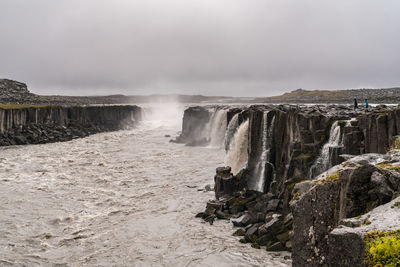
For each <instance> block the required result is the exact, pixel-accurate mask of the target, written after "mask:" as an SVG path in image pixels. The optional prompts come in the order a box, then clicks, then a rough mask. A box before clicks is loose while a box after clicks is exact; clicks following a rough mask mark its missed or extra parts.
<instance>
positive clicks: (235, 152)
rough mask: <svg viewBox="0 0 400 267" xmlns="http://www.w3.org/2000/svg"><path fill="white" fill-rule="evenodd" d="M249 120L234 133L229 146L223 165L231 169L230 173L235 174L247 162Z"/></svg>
mask: <svg viewBox="0 0 400 267" xmlns="http://www.w3.org/2000/svg"><path fill="white" fill-rule="evenodd" d="M248 139H249V120H246V121H245V122H244V123H242V124H241V125H240V126H239V128H238V129H237V131H236V132H235V133H234V135H233V138H232V141H231V142H230V145H229V150H228V154H227V155H226V160H225V163H226V165H227V166H230V167H231V168H232V173H233V174H237V173H238V172H239V171H240V170H241V169H242V168H243V167H245V165H246V164H247V161H248V152H247V146H248V142H249V140H248Z"/></svg>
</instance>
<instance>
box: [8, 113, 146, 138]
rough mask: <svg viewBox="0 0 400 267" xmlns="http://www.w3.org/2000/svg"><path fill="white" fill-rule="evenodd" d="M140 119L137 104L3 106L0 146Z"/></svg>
mask: <svg viewBox="0 0 400 267" xmlns="http://www.w3.org/2000/svg"><path fill="white" fill-rule="evenodd" d="M140 120H141V108H140V107H138V106H97V107H96V106H91V107H31V108H18V109H3V108H0V146H9V145H25V144H43V143H52V142H60V141H68V140H72V139H75V138H79V137H85V136H88V135H90V134H94V133H99V132H104V131H113V130H119V129H123V128H126V127H132V126H134V125H136V124H137V123H138V122H139V121H140Z"/></svg>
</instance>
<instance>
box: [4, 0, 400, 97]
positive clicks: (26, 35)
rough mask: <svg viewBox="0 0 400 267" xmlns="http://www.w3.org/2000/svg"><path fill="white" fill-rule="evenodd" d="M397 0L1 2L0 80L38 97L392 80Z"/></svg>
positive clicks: (239, 91) (267, 90)
mask: <svg viewBox="0 0 400 267" xmlns="http://www.w3.org/2000/svg"><path fill="white" fill-rule="evenodd" d="M399 8H400V2H398V1H396V0H386V1H378V0H358V1H355V0H339V1H320V0H302V1H298V0H280V1H275V0H251V1H249V0H169V1H165V0H146V1H144V0H143V1H129V0H114V1H106V0H86V1H78V0H69V1H67V0H59V1H54V0H36V1H29V0H2V1H1V2H0V32H1V37H0V76H2V77H8V78H12V79H17V80H21V81H25V82H26V83H28V85H29V86H30V88H31V90H32V91H34V92H37V93H45V94H54V93H57V94H70V95H74V94H75V95H76V94H108V93H110V94H114V93H125V94H149V93H175V92H180V93H188V94H199V93H201V94H209V95H242V96H249V95H250V96H262V95H264V96H267V95H273V94H278V93H282V92H283V91H288V90H292V89H295V88H299V87H302V88H309V89H339V88H356V87H392V86H399V82H400V81H399V77H400V53H398V47H400V17H399V16H398V10H400V9H399Z"/></svg>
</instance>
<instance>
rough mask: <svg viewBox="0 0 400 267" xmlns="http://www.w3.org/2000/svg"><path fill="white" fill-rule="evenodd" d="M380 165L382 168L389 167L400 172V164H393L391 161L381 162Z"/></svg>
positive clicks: (388, 168)
mask: <svg viewBox="0 0 400 267" xmlns="http://www.w3.org/2000/svg"><path fill="white" fill-rule="evenodd" d="M378 167H380V168H382V169H387V170H392V171H396V172H400V166H397V165H392V164H390V163H382V164H379V165H378Z"/></svg>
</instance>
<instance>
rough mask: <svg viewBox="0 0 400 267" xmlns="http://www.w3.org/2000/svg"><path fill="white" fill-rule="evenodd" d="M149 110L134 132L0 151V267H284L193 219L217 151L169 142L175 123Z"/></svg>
mask: <svg viewBox="0 0 400 267" xmlns="http://www.w3.org/2000/svg"><path fill="white" fill-rule="evenodd" d="M156 109H157V108H155V109H152V110H153V113H152V114H153V117H151V116H150V117H147V118H150V120H148V121H145V122H143V123H142V124H141V125H140V126H139V127H137V128H136V129H134V130H129V131H119V132H110V133H102V134H96V135H92V136H89V137H87V138H83V139H76V140H72V141H70V142H64V143H53V144H43V145H29V146H16V147H2V148H0V169H1V170H2V175H1V177H0V210H1V213H0V237H1V238H0V265H6V264H14V265H26V266H43V265H45V266H49V265H54V264H61V265H65V266H70V265H71V266H82V265H85V266H216V265H218V266H286V265H288V264H290V261H286V260H284V259H283V256H284V255H287V254H285V253H282V252H280V253H279V255H277V254H274V253H270V252H267V251H265V250H257V249H253V248H251V247H250V246H249V245H248V244H241V243H239V242H238V239H239V238H238V237H234V236H232V235H231V233H232V232H233V229H232V224H231V223H230V222H228V221H223V220H218V221H216V222H215V223H214V225H213V226H210V225H208V224H205V223H203V222H202V221H201V220H200V219H196V218H194V216H195V214H196V213H197V212H199V211H202V210H204V205H205V203H206V201H207V200H208V199H211V198H213V196H214V194H213V192H208V193H204V192H200V191H197V188H202V187H204V186H205V185H206V184H213V174H214V173H215V168H216V167H217V166H221V165H223V162H222V161H221V159H223V158H224V151H223V150H222V149H216V148H204V147H187V146H183V145H179V144H173V143H169V138H166V137H164V135H166V134H169V135H175V134H176V132H177V131H179V130H180V124H179V125H176V123H175V118H174V119H173V120H172V121H171V120H169V119H168V116H162V115H160V114H159V113H158V112H156V111H155V110H156ZM158 110H159V111H160V112H162V113H163V111H165V110H163V109H158ZM172 110H173V109H171V114H172V113H174V111H172ZM165 113H169V112H165ZM171 117H173V116H172V115H171ZM181 118H182V113H180V115H179V117H178V120H180V119H181ZM188 186H190V187H188ZM192 186H196V187H197V188H191V187H192Z"/></svg>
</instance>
